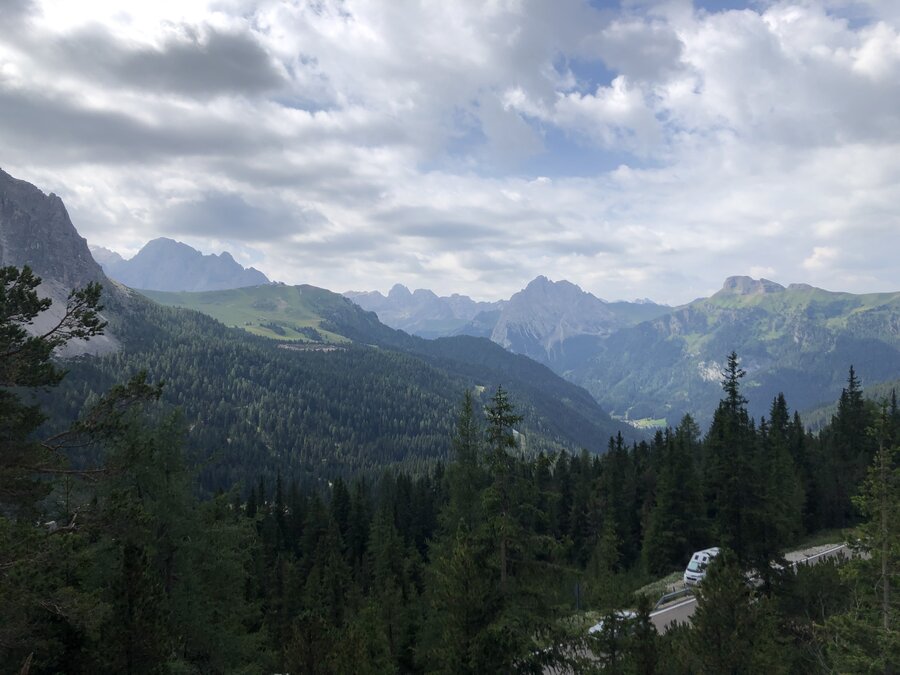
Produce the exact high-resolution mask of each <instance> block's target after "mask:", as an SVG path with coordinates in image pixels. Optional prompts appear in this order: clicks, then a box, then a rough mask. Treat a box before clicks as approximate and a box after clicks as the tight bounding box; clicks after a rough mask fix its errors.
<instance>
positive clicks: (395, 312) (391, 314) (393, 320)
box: [344, 284, 506, 338]
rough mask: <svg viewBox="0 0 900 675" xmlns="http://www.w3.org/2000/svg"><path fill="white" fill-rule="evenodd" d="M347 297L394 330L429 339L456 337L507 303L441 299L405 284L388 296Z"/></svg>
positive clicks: (359, 293)
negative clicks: (473, 322)
mask: <svg viewBox="0 0 900 675" xmlns="http://www.w3.org/2000/svg"><path fill="white" fill-rule="evenodd" d="M344 295H345V296H346V297H348V298H350V299H351V300H352V301H353V302H355V303H356V304H357V305H359V306H360V307H362V308H363V309H365V310H368V311H370V312H375V313H376V314H377V315H378V319H379V320H380V321H381V322H383V323H385V324H387V325H388V326H390V327H391V328H397V329H399V330H402V331H406V332H407V333H409V334H410V335H418V336H420V337H425V338H434V337H446V336H449V335H456V334H458V333H460V332H461V330H462V329H463V328H464V327H465V326H466V325H467V324H469V323H470V322H471V321H472V320H473V319H475V317H476V316H478V315H479V314H482V313H484V312H494V311H497V310H499V309H501V308H502V307H503V305H505V304H506V303H505V302H504V301H502V300H501V301H498V302H478V301H476V300H472V298H470V297H468V296H466V295H459V294H453V295H451V296H444V297H441V296H438V295H437V294H436V293H434V292H433V291H430V290H427V289H424V288H418V289H416V290H415V291H412V292H411V291H410V290H409V289H408V288H407V287H406V286H404V285H403V284H395V285H394V286H393V288H391V290H390V291H388V294H387V295H382V294H381V293H380V292H378V291H347V292H346V293H344ZM463 332H465V331H463ZM465 334H469V333H468V332H465ZM485 337H486V336H485Z"/></svg>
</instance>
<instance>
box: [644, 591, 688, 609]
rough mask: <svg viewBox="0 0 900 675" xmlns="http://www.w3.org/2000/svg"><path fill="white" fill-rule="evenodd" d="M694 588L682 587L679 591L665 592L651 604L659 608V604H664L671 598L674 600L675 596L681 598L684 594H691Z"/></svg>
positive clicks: (654, 607)
mask: <svg viewBox="0 0 900 675" xmlns="http://www.w3.org/2000/svg"><path fill="white" fill-rule="evenodd" d="M693 594H694V589H692V588H682V589H681V590H680V591H672V592H671V593H666V594H665V595H663V596H662V597H661V598H660V599H659V600H657V601H656V604H655V605H653V609H659V607H660V605H664V604H666V603H667V602H670V601H671V600H675V599H676V598H681V597H684V596H686V595H693Z"/></svg>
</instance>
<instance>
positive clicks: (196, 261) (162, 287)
mask: <svg viewBox="0 0 900 675" xmlns="http://www.w3.org/2000/svg"><path fill="white" fill-rule="evenodd" d="M100 262H101V263H102V264H103V266H104V269H105V270H106V273H107V274H109V276H111V277H112V278H113V279H117V280H118V281H121V282H122V283H123V284H125V285H126V286H131V287H132V288H143V289H147V290H154V291H218V290H225V289H229V288H242V287H245V286H260V285H263V284H267V283H270V282H269V279H268V278H267V277H266V275H265V274H263V273H262V272H260V271H259V270H257V269H254V268H253V267H249V268H244V267H243V266H242V265H241V264H240V263H238V262H237V261H236V260H235V259H234V258H233V257H232V255H231V254H230V253H228V252H227V251H226V252H224V253H221V254H218V255H217V254H211V255H203V253H201V252H200V251H198V250H197V249H195V248H193V247H191V246H188V245H187V244H185V243H183V242H180V241H175V240H174V239H169V238H168V237H158V238H157V239H153V240H151V241H148V242H147V243H146V244H145V245H144V247H143V248H142V249H141V250H140V251H138V253H137V255H135V256H134V257H133V258H131V259H129V260H122V259H121V258H119V260H115V259H108V258H107V259H105V260H104V259H100Z"/></svg>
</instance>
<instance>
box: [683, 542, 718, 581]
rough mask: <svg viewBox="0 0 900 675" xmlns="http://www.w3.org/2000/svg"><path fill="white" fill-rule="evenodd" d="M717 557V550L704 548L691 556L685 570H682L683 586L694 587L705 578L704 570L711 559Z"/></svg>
mask: <svg viewBox="0 0 900 675" xmlns="http://www.w3.org/2000/svg"><path fill="white" fill-rule="evenodd" d="M717 555H719V549H718V548H705V549H703V550H702V551H697V552H696V553H694V555H692V556H691V561H690V562H689V563H688V566H687V569H685V570H684V585H685V586H696V585H697V584H699V583H700V582H701V581H703V579H704V577H705V576H706V568H707V567H709V563H711V562H712V560H713V558H715V557H716V556H717Z"/></svg>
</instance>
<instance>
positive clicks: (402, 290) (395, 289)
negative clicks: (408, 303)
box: [387, 284, 412, 300]
mask: <svg viewBox="0 0 900 675" xmlns="http://www.w3.org/2000/svg"><path fill="white" fill-rule="evenodd" d="M411 295H412V293H410V292H409V289H408V288H407V287H406V286H404V285H403V284H394V285H393V286H392V287H391V290H390V291H388V294H387V296H388V297H389V298H391V299H393V300H399V299H401V298H408V297H409V296H411Z"/></svg>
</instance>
